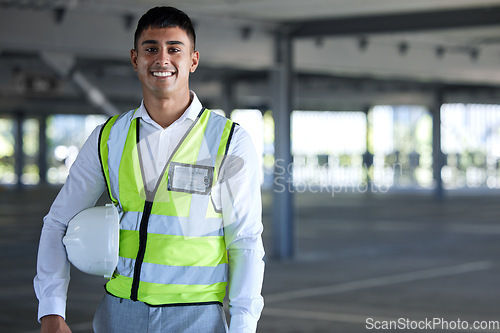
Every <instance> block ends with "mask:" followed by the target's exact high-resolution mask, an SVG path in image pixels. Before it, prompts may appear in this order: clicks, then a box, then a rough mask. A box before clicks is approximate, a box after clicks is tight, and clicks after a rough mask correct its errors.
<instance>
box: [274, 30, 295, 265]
mask: <svg viewBox="0 0 500 333" xmlns="http://www.w3.org/2000/svg"><path fill="white" fill-rule="evenodd" d="M292 55H293V43H292V39H291V37H290V36H289V35H286V34H278V35H277V36H276V43H275V61H276V65H275V66H274V67H275V70H274V71H273V72H272V90H273V93H274V94H273V105H272V111H273V117H274V126H275V130H274V151H275V152H274V157H275V167H274V183H273V209H272V217H273V219H272V235H273V236H272V239H273V241H272V243H273V256H274V257H275V258H276V259H278V260H287V259H292V258H293V256H294V212H293V195H292V193H293V183H292V174H291V170H292V154H291V151H290V150H291V142H290V117H291V113H292V109H293V107H292V81H293V75H292V66H293V56H292Z"/></svg>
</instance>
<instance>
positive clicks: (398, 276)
mask: <svg viewBox="0 0 500 333" xmlns="http://www.w3.org/2000/svg"><path fill="white" fill-rule="evenodd" d="M56 194H57V189H55V188H43V189H37V190H35V189H26V190H24V191H22V192H17V191H12V190H4V191H3V192H0V257H1V262H2V274H0V300H1V302H0V332H37V331H38V330H39V325H38V323H37V322H36V309H37V301H36V298H35V295H34V292H33V288H32V279H33V277H34V275H35V265H36V252H37V247H38V238H39V234H40V229H41V223H42V222H41V221H42V217H43V216H44V215H45V214H46V212H47V211H48V208H49V206H50V203H51V202H52V200H53V198H54V197H55V195H56ZM263 198H264V199H263V200H264V207H265V208H264V224H265V226H266V230H265V234H264V242H265V244H266V247H267V250H268V251H271V246H270V244H271V241H272V240H271V234H270V232H271V228H270V223H271V221H270V213H269V211H270V208H269V201H270V200H269V198H270V194H269V193H265V194H264V197H263ZM499 199H500V193H498V192H497V193H491V192H488V193H482V194H481V193H470V192H468V193H467V192H462V193H450V194H449V195H448V197H447V198H446V200H445V201H444V202H441V203H440V202H436V201H434V200H433V198H432V195H431V194H430V193H415V192H413V193H412V192H404V193H403V192H391V193H388V194H371V195H366V194H352V193H351V194H349V193H343V194H341V195H339V194H336V195H335V196H333V197H332V196H331V195H329V194H328V193H324V194H321V193H318V194H311V193H309V194H304V193H302V194H297V195H296V196H295V202H296V212H297V221H296V235H297V242H296V249H297V251H296V252H297V256H296V259H295V260H293V261H290V262H276V261H273V260H272V259H268V260H267V268H266V276H265V283H264V290H263V294H264V298H265V301H266V306H265V308H264V312H263V314H262V317H261V320H260V321H259V327H258V332H263V333H271V332H280V333H281V332H286V333H293V332H297V333H303V332H314V333H319V332H341V333H350V332H353V333H358V332H396V331H399V332H422V331H424V332H425V331H428V332H431V331H434V332H456V331H457V330H451V329H446V326H444V324H443V325H437V326H434V330H423V329H416V330H410V329H399V330H384V329H378V330H376V329H367V328H366V326H367V324H369V323H373V322H374V321H379V324H383V323H384V322H383V321H385V323H388V322H389V321H391V320H392V321H397V320H399V321H400V322H404V323H407V320H408V321H410V322H408V324H409V325H423V324H424V323H425V320H428V321H433V320H440V319H441V320H445V321H448V328H450V326H453V325H455V324H457V320H461V325H462V327H464V326H463V325H465V324H468V325H469V329H468V330H462V331H460V332H500V330H498V329H497V330H473V329H471V328H472V325H473V324H474V321H493V322H496V324H498V323H500V259H499V258H500V256H499V254H500V224H499V222H500V219H499V215H500V214H499V213H500V205H499V201H500V200H499ZM269 254H270V255H271V253H269ZM103 283H104V279H101V278H99V277H92V276H89V275H85V274H83V273H80V272H78V271H76V270H73V271H72V281H71V283H70V290H69V295H68V297H69V301H68V323H69V324H70V326H71V328H72V330H73V332H90V331H91V328H90V327H91V324H90V323H91V320H92V316H93V313H94V310H95V307H96V305H97V303H98V301H99V299H100V298H101V297H102V294H103V289H102V285H103ZM368 318H372V319H368ZM483 324H484V323H483ZM492 324H495V323H492ZM427 327H429V326H427Z"/></svg>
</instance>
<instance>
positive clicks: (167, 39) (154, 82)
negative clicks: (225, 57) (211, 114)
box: [130, 27, 199, 100]
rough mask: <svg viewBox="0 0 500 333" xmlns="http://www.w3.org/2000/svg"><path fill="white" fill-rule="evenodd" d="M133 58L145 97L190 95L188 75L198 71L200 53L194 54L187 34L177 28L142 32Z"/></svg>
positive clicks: (132, 53)
mask: <svg viewBox="0 0 500 333" xmlns="http://www.w3.org/2000/svg"><path fill="white" fill-rule="evenodd" d="M130 58H131V61H132V65H133V66H134V69H135V71H136V72H137V76H138V77H139V81H141V83H142V90H143V97H144V99H145V100H147V99H149V98H159V99H162V98H163V99H164V98H175V97H176V96H183V94H189V74H190V73H193V72H194V71H195V70H196V68H197V67H198V61H199V53H198V52H197V51H194V48H193V45H192V43H191V40H190V39H189V37H188V35H187V34H186V32H185V31H184V30H182V29H180V28H178V27H174V28H160V29H157V28H148V29H146V30H143V31H142V33H141V36H140V37H139V40H138V42H137V48H136V49H135V50H131V51H130Z"/></svg>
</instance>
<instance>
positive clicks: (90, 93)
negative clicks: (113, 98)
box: [41, 52, 121, 117]
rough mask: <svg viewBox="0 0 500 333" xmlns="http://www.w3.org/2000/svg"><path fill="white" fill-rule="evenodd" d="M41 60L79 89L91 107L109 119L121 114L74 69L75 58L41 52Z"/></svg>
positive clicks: (96, 88) (62, 54)
mask: <svg viewBox="0 0 500 333" xmlns="http://www.w3.org/2000/svg"><path fill="white" fill-rule="evenodd" d="M41 59H42V60H43V61H44V62H45V63H46V64H47V65H48V66H49V67H50V68H51V69H52V70H53V71H54V72H55V73H56V74H57V75H59V76H61V77H64V78H69V79H70V80H71V82H72V83H73V85H75V87H76V88H78V89H80V90H81V91H82V92H83V93H85V95H86V96H87V99H88V100H89V102H90V103H92V105H94V106H96V107H97V108H99V109H100V110H101V111H102V113H103V114H106V115H108V116H110V117H112V116H115V115H117V114H120V113H121V112H120V111H119V110H118V109H117V108H116V107H115V106H114V105H113V104H112V103H111V102H110V101H109V100H108V99H107V98H106V96H105V95H104V94H103V93H102V91H101V90H100V89H99V88H98V87H97V86H96V85H94V84H92V83H91V82H90V81H89V80H88V79H87V77H86V76H85V75H84V74H83V73H82V72H81V71H79V70H75V69H74V63H75V57H74V56H73V55H70V54H64V53H50V52H42V53H41Z"/></svg>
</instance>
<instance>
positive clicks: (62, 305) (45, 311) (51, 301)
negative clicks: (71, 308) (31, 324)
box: [38, 297, 66, 322]
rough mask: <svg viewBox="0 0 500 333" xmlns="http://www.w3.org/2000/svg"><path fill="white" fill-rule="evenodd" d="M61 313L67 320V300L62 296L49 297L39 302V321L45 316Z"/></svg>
mask: <svg viewBox="0 0 500 333" xmlns="http://www.w3.org/2000/svg"><path fill="white" fill-rule="evenodd" d="M48 315H59V316H61V317H63V318H64V320H66V300H65V299H62V298H60V297H47V298H44V299H42V300H40V302H39V303H38V322H40V320H41V319H42V317H44V316H48Z"/></svg>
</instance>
